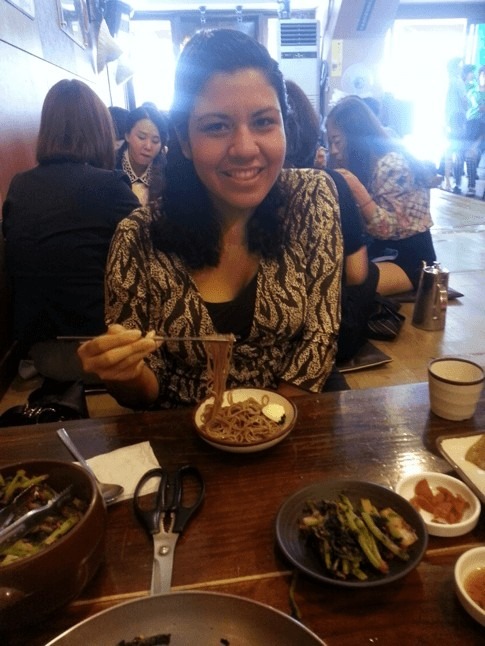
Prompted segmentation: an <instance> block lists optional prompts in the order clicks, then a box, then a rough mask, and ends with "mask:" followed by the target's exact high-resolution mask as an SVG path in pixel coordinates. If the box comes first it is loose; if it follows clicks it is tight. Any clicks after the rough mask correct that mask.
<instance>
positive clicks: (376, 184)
mask: <svg viewBox="0 0 485 646" xmlns="http://www.w3.org/2000/svg"><path fill="white" fill-rule="evenodd" d="M327 134H328V141H329V149H330V166H331V167H332V168H335V169H338V170H339V172H340V173H341V174H342V175H343V176H344V178H345V179H346V181H347V183H348V185H349V186H350V189H351V191H352V193H353V195H354V198H355V200H356V202H357V204H358V205H359V209H360V212H361V214H362V217H363V218H364V222H365V225H366V229H367V232H368V234H369V235H370V236H371V242H370V244H369V248H368V253H369V258H370V259H371V260H372V259H377V258H388V259H387V260H384V261H382V262H378V263H377V266H378V268H379V282H378V285H377V291H378V292H379V293H380V294H381V295H383V296H387V295H391V294H398V293H400V292H406V291H409V290H411V289H413V288H414V289H415V288H416V287H417V284H418V281H419V276H420V273H421V268H422V266H423V261H424V262H426V264H432V263H433V262H434V261H435V260H436V253H435V250H434V247H433V241H432V238H431V232H430V228H431V226H432V225H433V221H432V219H431V213H430V188H431V187H432V186H435V183H436V169H435V167H434V165H433V164H431V163H430V162H421V161H419V160H417V159H415V158H414V157H413V156H412V155H411V154H410V153H408V152H407V151H406V150H405V149H404V147H403V146H402V145H401V144H400V143H399V142H398V141H396V140H395V139H392V138H390V137H389V135H388V134H387V133H386V132H385V130H384V129H383V127H382V125H381V124H380V123H379V120H378V119H377V117H376V116H375V114H374V113H373V112H372V111H371V110H370V109H369V108H368V106H367V105H366V104H365V103H364V102H363V101H362V99H360V98H358V97H356V96H347V97H345V98H343V99H341V100H340V101H339V102H338V103H337V104H336V105H335V106H334V107H333V108H332V109H331V110H330V112H329V114H328V116H327Z"/></svg>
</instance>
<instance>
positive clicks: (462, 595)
mask: <svg viewBox="0 0 485 646" xmlns="http://www.w3.org/2000/svg"><path fill="white" fill-rule="evenodd" d="M482 568H483V569H485V547H474V548H473V549H471V550H467V551H466V552H464V553H463V554H462V555H461V556H460V558H459V559H458V560H457V562H456V563H455V589H456V594H457V595H458V598H459V599H460V601H461V604H462V606H463V607H464V608H465V610H466V611H467V612H468V614H469V615H470V616H471V617H473V619H475V620H476V621H478V622H479V623H480V624H482V626H485V610H484V609H483V608H481V607H480V606H479V605H478V603H476V602H475V601H473V599H472V598H471V597H470V595H469V594H468V592H467V591H466V590H465V581H466V580H467V578H468V576H469V575H470V574H471V573H472V572H475V571H476V570H478V569H482Z"/></svg>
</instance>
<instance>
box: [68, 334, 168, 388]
mask: <svg viewBox="0 0 485 646" xmlns="http://www.w3.org/2000/svg"><path fill="white" fill-rule="evenodd" d="M153 336H154V333H153V332H149V333H148V334H147V335H146V336H145V337H142V333H141V332H140V330H128V329H127V328H124V327H123V326H122V325H110V326H109V328H108V331H107V332H106V334H102V335H101V336H98V337H96V338H94V339H92V340H90V341H86V342H85V343H83V344H82V345H81V346H80V347H79V349H78V355H79V357H80V359H81V362H82V364H83V369H84V370H85V371H86V372H94V373H95V374H97V375H98V376H99V377H100V379H102V380H103V381H130V380H132V379H136V378H137V377H138V376H139V375H140V374H141V372H142V370H143V366H144V359H145V357H147V356H148V355H149V354H150V353H152V352H154V351H155V350H156V349H157V348H158V347H159V346H160V342H159V341H155V340H154V339H153Z"/></svg>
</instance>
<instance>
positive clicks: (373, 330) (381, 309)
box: [367, 294, 406, 341]
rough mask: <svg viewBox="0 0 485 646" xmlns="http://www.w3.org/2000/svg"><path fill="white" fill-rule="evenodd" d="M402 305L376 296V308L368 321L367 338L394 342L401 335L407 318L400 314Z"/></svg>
mask: <svg viewBox="0 0 485 646" xmlns="http://www.w3.org/2000/svg"><path fill="white" fill-rule="evenodd" d="M400 308H401V304H400V303H397V302H396V301H393V300H391V299H389V298H385V297H384V296H380V295H379V294H376V296H375V298H374V307H373V310H372V312H371V313H370V315H369V318H368V320H367V337H368V338H369V339H376V340H378V341H392V340H393V339H395V338H396V337H397V335H398V334H399V332H400V330H401V328H402V326H403V323H404V321H405V320H406V317H405V316H403V315H402V314H399V310H400Z"/></svg>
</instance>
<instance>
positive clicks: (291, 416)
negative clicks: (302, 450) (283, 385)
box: [194, 388, 297, 453]
mask: <svg viewBox="0 0 485 646" xmlns="http://www.w3.org/2000/svg"><path fill="white" fill-rule="evenodd" d="M228 392H229V391H227V390H226V392H225V393H224V401H223V405H224V403H227V393H228ZM230 392H231V395H232V399H233V401H234V402H239V401H244V400H245V399H249V397H253V398H254V399H256V400H257V401H258V402H260V403H261V402H262V399H263V397H268V398H269V401H268V403H269V404H279V405H280V406H283V408H284V410H285V421H284V422H283V424H281V429H280V430H279V432H278V434H277V435H272V436H271V438H270V439H268V440H261V441H259V442H254V443H251V444H247V443H238V442H233V441H229V440H228V441H224V442H221V441H219V440H216V439H214V438H211V437H209V436H208V435H207V434H206V433H204V431H203V430H202V427H203V423H202V413H203V411H204V409H205V407H206V405H207V404H211V403H212V402H213V400H214V399H213V397H209V398H208V399H205V400H204V401H203V402H201V403H200V404H199V405H198V406H197V408H196V409H195V414H194V424H195V428H196V430H197V433H198V434H199V435H200V437H201V438H202V439H203V440H204V441H205V442H207V443H208V444H210V445H211V446H213V447H215V448H216V449H222V450H223V451H229V453H256V452H257V451H264V450H266V449H269V448H271V447H272V446H274V445H275V444H278V443H279V442H281V441H282V440H284V439H285V437H286V436H287V435H288V433H289V432H290V431H291V430H292V428H293V426H294V425H295V422H296V415H297V410H296V406H295V404H294V403H293V402H292V401H290V400H289V399H286V397H283V396H282V395H279V394H278V393H276V392H273V391H271V390H264V389H263V388H235V389H234V390H231V391H230Z"/></svg>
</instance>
